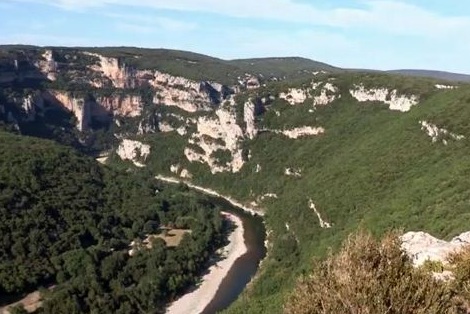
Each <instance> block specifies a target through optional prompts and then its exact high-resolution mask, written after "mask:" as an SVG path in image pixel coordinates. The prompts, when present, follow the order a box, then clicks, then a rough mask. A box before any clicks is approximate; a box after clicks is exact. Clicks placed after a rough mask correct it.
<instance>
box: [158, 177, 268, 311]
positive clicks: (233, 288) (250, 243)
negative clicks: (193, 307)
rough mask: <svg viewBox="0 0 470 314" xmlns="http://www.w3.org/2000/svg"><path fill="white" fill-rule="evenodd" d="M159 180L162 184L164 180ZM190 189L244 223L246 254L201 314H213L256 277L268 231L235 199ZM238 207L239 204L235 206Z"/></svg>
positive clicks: (236, 263)
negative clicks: (203, 195)
mask: <svg viewBox="0 0 470 314" xmlns="http://www.w3.org/2000/svg"><path fill="white" fill-rule="evenodd" d="M158 179H160V180H161V177H160V178H158ZM162 181H165V182H171V183H176V182H175V181H176V179H170V180H165V179H163V180H162ZM181 183H184V182H181ZM188 186H189V187H190V188H192V189H194V190H195V191H197V192H199V193H203V194H205V195H206V196H207V197H208V198H209V199H210V200H211V202H212V203H214V204H216V205H219V206H220V208H222V209H223V210H224V211H226V212H229V213H232V214H234V215H236V216H237V217H239V218H240V219H241V221H242V223H243V229H244V234H243V237H244V240H245V245H246V248H247V251H246V253H245V254H244V255H242V256H240V257H239V258H238V259H237V260H236V261H235V263H234V264H233V265H232V267H231V268H230V270H229V272H228V273H227V275H226V277H225V278H224V279H223V280H222V282H221V284H220V286H219V288H218V290H217V292H216V294H215V296H214V297H213V299H212V300H211V301H210V302H208V305H207V306H206V308H205V309H204V311H203V312H202V313H203V314H212V313H216V312H218V311H221V310H223V309H226V308H227V307H228V306H229V305H230V304H232V303H233V302H234V301H235V300H236V299H237V298H238V296H239V295H240V294H241V293H242V291H243V289H244V288H245V287H246V285H247V284H248V283H249V282H250V281H251V279H252V278H253V276H254V275H255V274H256V272H257V270H258V267H259V264H260V262H261V260H262V259H263V258H264V257H265V256H266V247H265V239H266V230H265V227H264V223H263V218H262V217H261V216H259V215H253V214H252V213H250V212H247V211H246V209H243V208H241V207H238V206H236V205H234V202H233V200H232V199H229V200H227V199H225V198H224V197H223V196H214V195H213V194H214V193H210V194H208V193H205V192H203V191H201V188H194V186H192V185H188ZM235 204H237V203H236V202H235Z"/></svg>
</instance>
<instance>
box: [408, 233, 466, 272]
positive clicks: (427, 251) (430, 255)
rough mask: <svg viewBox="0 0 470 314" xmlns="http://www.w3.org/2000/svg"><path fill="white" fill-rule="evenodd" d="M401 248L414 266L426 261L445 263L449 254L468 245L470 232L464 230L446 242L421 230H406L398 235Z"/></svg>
mask: <svg viewBox="0 0 470 314" xmlns="http://www.w3.org/2000/svg"><path fill="white" fill-rule="evenodd" d="M400 239H401V241H402V245H401V247H402V249H403V251H404V252H405V253H406V254H408V256H409V257H410V258H411V259H412V261H413V264H414V265H415V266H421V265H423V264H424V263H425V262H426V261H428V260H429V261H434V262H441V263H442V264H444V265H445V264H447V263H448V261H447V258H448V256H449V254H451V253H454V252H458V251H459V250H461V249H462V248H463V247H465V246H468V245H470V232H465V233H462V234H460V235H459V236H457V237H455V238H453V239H452V240H451V241H449V242H447V241H444V240H440V239H437V238H435V237H433V236H431V235H430V234H429V233H425V232H422V231H419V232H413V231H410V232H407V233H405V234H404V235H402V236H401V237H400Z"/></svg>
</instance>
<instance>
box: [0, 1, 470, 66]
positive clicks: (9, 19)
mask: <svg viewBox="0 0 470 314" xmlns="http://www.w3.org/2000/svg"><path fill="white" fill-rule="evenodd" d="M136 3H137V4H136ZM0 29H1V34H2V35H0V43H2V44H13V43H21V44H35V45H62V46H111V45H113V46H116V45H119V46H138V47H153V48H172V49H182V50H190V51H195V52H199V53H204V54H208V55H212V56H215V57H220V58H224V59H233V58H248V57H268V56H302V57H307V58H311V59H314V60H318V61H323V62H327V63H330V64H333V65H336V66H342V67H350V68H374V69H382V70H386V69H399V68H421V69H436V70H446V71H454V72H462V73H470V1H468V0H348V1H347V0H323V1H320V0H2V1H1V2H0Z"/></svg>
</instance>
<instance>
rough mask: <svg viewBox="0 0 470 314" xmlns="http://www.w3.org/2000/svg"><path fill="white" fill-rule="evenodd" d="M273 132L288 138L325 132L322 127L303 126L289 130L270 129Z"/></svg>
mask: <svg viewBox="0 0 470 314" xmlns="http://www.w3.org/2000/svg"><path fill="white" fill-rule="evenodd" d="M272 132H274V133H278V134H283V135H285V136H287V137H288V138H293V139H297V138H300V137H305V136H310V135H319V134H323V133H325V129H324V128H322V127H311V126H303V127H298V128H294V129H289V130H282V131H279V130H272Z"/></svg>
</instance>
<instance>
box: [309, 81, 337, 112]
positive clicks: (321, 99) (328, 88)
mask: <svg viewBox="0 0 470 314" xmlns="http://www.w3.org/2000/svg"><path fill="white" fill-rule="evenodd" d="M312 87H313V89H316V88H317V86H315V85H312ZM339 98H341V94H339V89H338V88H337V87H336V86H334V85H333V84H331V83H329V82H328V83H325V85H323V87H322V88H321V90H320V95H318V96H314V97H313V106H314V107H316V106H326V105H329V104H331V103H332V102H334V101H335V100H336V99H339Z"/></svg>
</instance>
